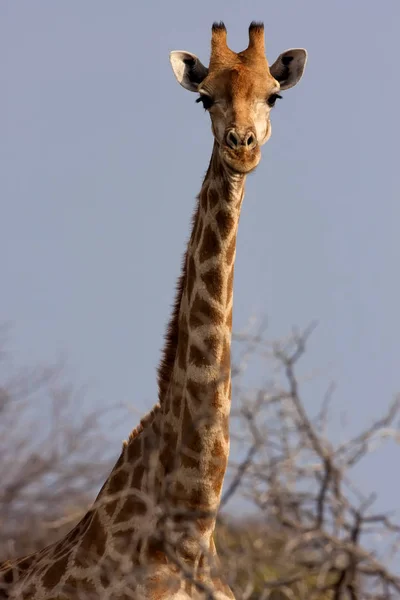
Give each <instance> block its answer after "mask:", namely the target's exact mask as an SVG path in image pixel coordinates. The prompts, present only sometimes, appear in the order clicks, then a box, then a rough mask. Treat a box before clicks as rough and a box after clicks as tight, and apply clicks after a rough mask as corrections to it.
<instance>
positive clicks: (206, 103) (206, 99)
mask: <svg viewBox="0 0 400 600" xmlns="http://www.w3.org/2000/svg"><path fill="white" fill-rule="evenodd" d="M196 102H202V103H203V107H204V109H205V110H208V109H209V108H211V107H212V105H213V104H214V100H213V99H212V98H211V96H207V94H200V96H199V98H197V100H196Z"/></svg>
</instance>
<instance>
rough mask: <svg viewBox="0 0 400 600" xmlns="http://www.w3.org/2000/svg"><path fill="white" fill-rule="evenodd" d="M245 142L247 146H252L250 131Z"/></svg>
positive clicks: (252, 137)
mask: <svg viewBox="0 0 400 600" xmlns="http://www.w3.org/2000/svg"><path fill="white" fill-rule="evenodd" d="M246 144H247V145H248V146H253V144H254V135H253V134H252V133H251V134H250V135H249V137H248V138H247V141H246Z"/></svg>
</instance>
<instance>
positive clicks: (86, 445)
mask: <svg viewBox="0 0 400 600" xmlns="http://www.w3.org/2000/svg"><path fill="white" fill-rule="evenodd" d="M7 333H8V328H7V327H5V326H3V327H2V328H1V329H0V562H1V560H4V559H6V558H7V559H8V558H12V557H13V556H18V555H21V554H27V553H29V552H33V551H35V550H37V549H39V548H41V547H43V546H44V545H46V544H49V543H50V542H52V541H53V540H55V539H57V538H58V537H59V536H60V535H61V533H62V532H65V531H66V530H67V529H68V528H70V527H71V526H72V525H74V524H75V522H76V521H77V520H78V519H79V518H80V516H82V513H83V512H84V511H85V510H86V509H87V507H88V504H90V502H92V501H93V496H94V494H95V492H96V490H97V489H98V488H99V487H100V485H101V483H102V481H103V479H104V478H105V476H106V474H107V471H108V470H109V468H110V466H111V458H112V455H113V454H117V452H118V448H114V449H113V450H114V451H115V452H110V448H112V446H111V444H110V443H109V441H107V440H106V439H105V437H104V435H103V434H102V428H101V423H100V421H101V418H102V416H103V414H101V413H99V411H97V410H95V409H92V410H90V411H89V412H86V414H84V413H83V406H84V391H85V390H84V389H76V388H74V387H73V386H71V384H69V383H68V382H67V381H66V371H65V365H64V364H63V362H62V361H59V362H58V363H56V364H53V365H47V366H36V367H34V368H15V367H14V366H13V361H12V360H11V359H10V357H9V356H8V353H7V351H6V342H7Z"/></svg>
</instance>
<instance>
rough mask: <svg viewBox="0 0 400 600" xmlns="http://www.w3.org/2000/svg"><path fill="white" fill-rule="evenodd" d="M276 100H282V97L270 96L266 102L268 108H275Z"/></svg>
mask: <svg viewBox="0 0 400 600" xmlns="http://www.w3.org/2000/svg"><path fill="white" fill-rule="evenodd" d="M278 98H282V96H281V95H280V94H271V96H270V97H269V98H268V100H267V104H268V106H271V107H272V106H275V102H276V101H277V99H278Z"/></svg>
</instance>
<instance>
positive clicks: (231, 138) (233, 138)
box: [226, 131, 239, 148]
mask: <svg viewBox="0 0 400 600" xmlns="http://www.w3.org/2000/svg"><path fill="white" fill-rule="evenodd" d="M226 141H227V144H228V145H229V146H231V148H237V146H238V145H239V139H238V136H237V134H236V133H235V132H234V131H230V132H229V133H228V135H227V137H226Z"/></svg>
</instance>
